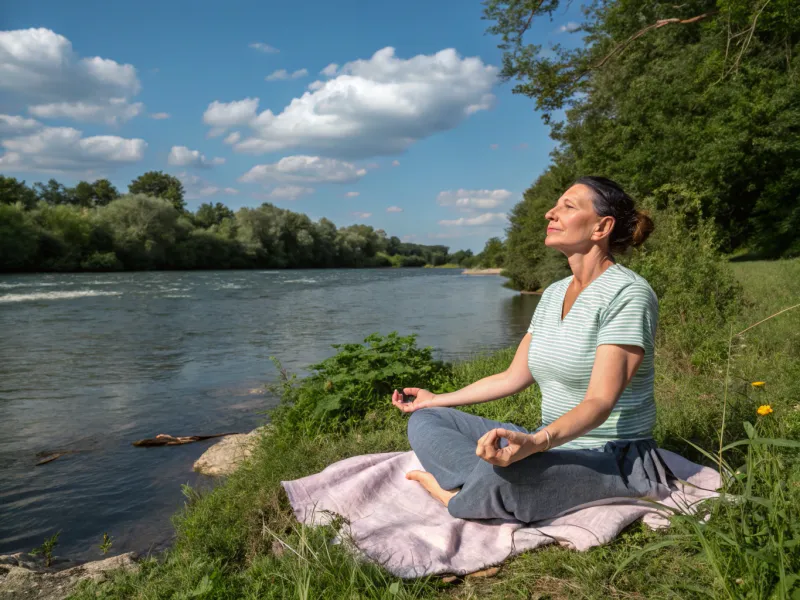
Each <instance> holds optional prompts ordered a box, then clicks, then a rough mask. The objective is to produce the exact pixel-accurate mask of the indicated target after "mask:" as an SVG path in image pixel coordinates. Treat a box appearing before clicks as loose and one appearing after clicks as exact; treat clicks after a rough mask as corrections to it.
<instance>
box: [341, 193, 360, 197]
mask: <svg viewBox="0 0 800 600" xmlns="http://www.w3.org/2000/svg"><path fill="white" fill-rule="evenodd" d="M360 195H361V192H347V193H346V194H345V195H344V196H345V198H358V197H359V196H360Z"/></svg>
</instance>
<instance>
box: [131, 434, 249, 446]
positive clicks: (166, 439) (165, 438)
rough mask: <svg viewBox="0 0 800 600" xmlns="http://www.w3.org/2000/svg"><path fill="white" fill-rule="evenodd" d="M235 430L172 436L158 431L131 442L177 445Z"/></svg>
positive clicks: (151, 444)
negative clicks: (210, 433) (150, 435)
mask: <svg viewBox="0 0 800 600" xmlns="http://www.w3.org/2000/svg"><path fill="white" fill-rule="evenodd" d="M236 434H237V432H232V433H215V434H214V435H184V436H177V437H176V436H172V435H168V434H166V433H159V434H158V435H157V436H156V437H154V438H146V439H143V440H138V441H136V442H133V445H134V446H141V447H148V446H178V445H180V444H191V443H192V442H201V441H203V440H210V439H211V438H218V437H224V436H226V435H236Z"/></svg>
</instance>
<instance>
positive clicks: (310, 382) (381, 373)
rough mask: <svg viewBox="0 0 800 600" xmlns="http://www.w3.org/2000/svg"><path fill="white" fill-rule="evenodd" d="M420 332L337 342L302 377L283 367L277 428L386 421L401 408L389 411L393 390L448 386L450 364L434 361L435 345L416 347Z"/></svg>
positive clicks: (325, 428) (308, 430)
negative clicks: (329, 354) (328, 353)
mask: <svg viewBox="0 0 800 600" xmlns="http://www.w3.org/2000/svg"><path fill="white" fill-rule="evenodd" d="M416 337H417V336H416V335H409V336H405V337H401V336H399V335H398V334H397V332H392V333H390V334H389V335H387V336H385V337H384V336H381V335H380V334H378V333H373V334H371V335H369V336H367V337H366V338H365V339H364V343H363V344H334V345H333V348H336V349H337V350H338V352H337V353H336V354H335V355H334V356H331V357H330V358H328V359H326V360H324V361H323V362H321V363H319V364H316V365H312V366H311V367H310V369H311V371H312V374H311V375H310V376H309V377H307V378H305V379H303V380H302V381H299V382H298V380H297V378H296V376H295V375H293V376H291V377H289V376H287V375H286V374H285V372H283V371H282V374H283V381H282V383H281V384H279V391H280V393H281V395H282V399H281V404H280V406H278V408H277V409H275V411H273V413H272V415H271V416H272V422H273V423H274V424H275V426H276V428H277V431H278V432H281V431H284V432H291V433H304V434H317V433H325V432H336V431H346V430H348V429H352V428H353V427H355V426H356V425H358V424H362V423H363V422H364V419H366V421H367V423H371V424H373V425H378V424H379V423H383V424H385V421H386V420H387V419H390V418H392V417H396V416H397V415H395V413H399V411H397V410H389V409H390V408H391V406H390V404H389V401H390V396H391V393H392V390H394V389H399V388H402V387H409V386H414V387H423V388H426V389H430V390H431V391H434V390H436V391H441V390H442V389H443V388H448V389H449V387H450V367H449V365H446V364H444V363H443V362H441V361H437V360H434V359H433V357H432V354H431V352H432V349H431V348H430V347H427V348H417V345H416Z"/></svg>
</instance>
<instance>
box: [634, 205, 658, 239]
mask: <svg viewBox="0 0 800 600" xmlns="http://www.w3.org/2000/svg"><path fill="white" fill-rule="evenodd" d="M653 229H655V223H653V219H651V218H650V215H648V214H647V213H644V212H641V211H638V210H637V211H636V228H635V229H634V230H633V237H632V240H631V245H632V246H633V247H634V248H637V247H639V246H641V245H642V244H644V242H645V240H646V239H647V238H648V237H650V234H651V233H653Z"/></svg>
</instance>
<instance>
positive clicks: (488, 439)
mask: <svg viewBox="0 0 800 600" xmlns="http://www.w3.org/2000/svg"><path fill="white" fill-rule="evenodd" d="M481 440H482V443H481V447H482V448H483V450H484V453H485V454H486V455H487V456H491V455H493V454H494V453H495V448H496V444H497V431H496V430H494V429H492V430H491V431H488V432H487V433H486V435H484V436H483V437H482V438H481Z"/></svg>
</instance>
